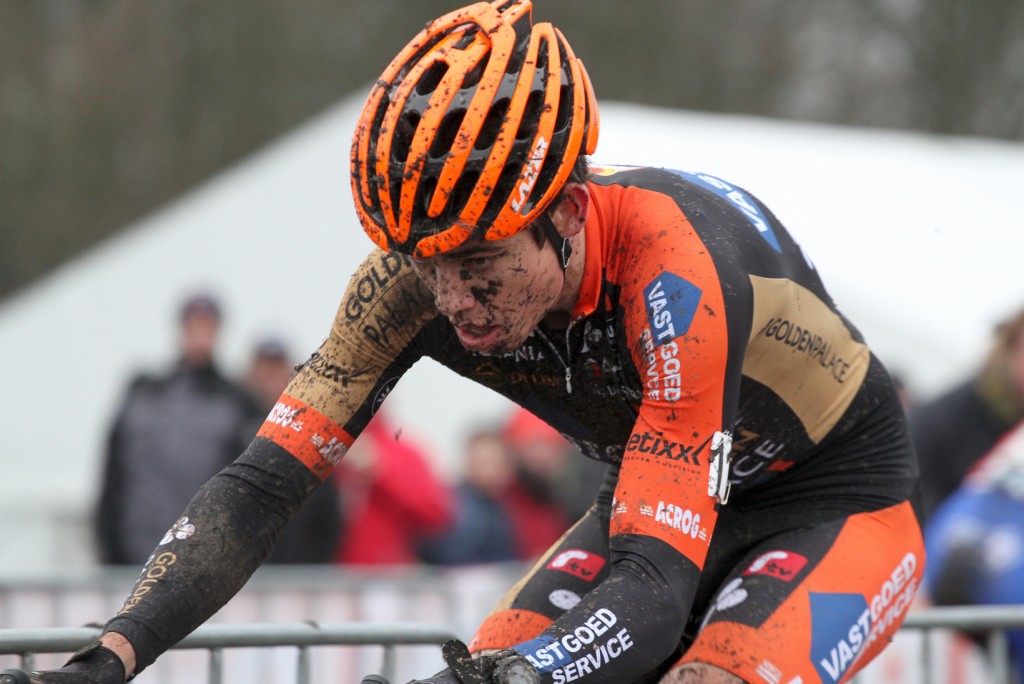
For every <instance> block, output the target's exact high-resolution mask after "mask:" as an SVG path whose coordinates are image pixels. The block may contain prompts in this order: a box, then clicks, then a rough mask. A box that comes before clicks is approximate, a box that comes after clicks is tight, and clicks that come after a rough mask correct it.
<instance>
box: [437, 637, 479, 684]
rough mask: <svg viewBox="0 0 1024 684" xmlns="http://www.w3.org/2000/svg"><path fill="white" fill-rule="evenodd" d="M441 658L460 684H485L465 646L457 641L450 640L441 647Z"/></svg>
mask: <svg viewBox="0 0 1024 684" xmlns="http://www.w3.org/2000/svg"><path fill="white" fill-rule="evenodd" d="M441 657H443V658H444V662H445V664H446V665H448V667H450V668H451V669H452V672H454V673H455V676H456V677H458V678H459V681H460V682H462V684H486V681H485V680H484V676H483V675H482V674H480V670H479V669H478V668H477V666H476V663H474V662H473V656H471V655H470V654H469V649H468V648H467V647H466V644H464V643H462V642H461V641H459V640H458V639H451V640H449V641H446V642H444V644H443V645H442V646H441Z"/></svg>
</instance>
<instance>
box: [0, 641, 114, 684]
mask: <svg viewBox="0 0 1024 684" xmlns="http://www.w3.org/2000/svg"><path fill="white" fill-rule="evenodd" d="M5 675H6V673H5ZM6 676H11V677H12V680H11V681H12V684H23V681H24V680H23V681H22V682H19V681H18V677H17V676H12V675H6ZM28 681H29V682H31V684H124V681H125V679H124V664H123V663H122V662H121V659H120V658H118V657H117V654H116V653H114V652H113V651H111V650H110V649H109V648H107V647H106V646H104V645H102V644H101V643H100V642H99V641H94V642H92V643H91V644H89V645H88V646H85V647H84V648H82V649H80V650H78V651H76V652H75V653H74V654H73V655H72V656H71V658H70V659H69V660H68V662H66V663H65V664H64V667H62V668H60V669H58V670H45V671H43V672H32V673H29V677H28Z"/></svg>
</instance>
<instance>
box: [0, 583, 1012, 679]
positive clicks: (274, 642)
mask: <svg viewBox="0 0 1024 684" xmlns="http://www.w3.org/2000/svg"><path fill="white" fill-rule="evenodd" d="M522 571H523V568H522V567H519V566H516V565H514V564H513V565H509V566H505V567H491V568H471V569H458V570H456V569H448V570H445V571H443V572H442V571H437V570H428V571H423V570H419V571H408V570H403V571H401V572H386V571H381V570H375V571H374V572H373V573H366V572H351V571H346V572H340V571H339V570H338V569H337V568H303V567H291V568H283V567H276V568H275V567H267V568H264V569H261V570H260V571H258V572H257V573H256V575H254V576H253V578H252V579H251V580H250V582H249V583H248V584H247V585H246V587H245V588H244V589H243V590H242V591H241V592H240V593H239V594H238V596H236V597H235V598H234V599H232V602H231V603H229V604H228V605H227V606H225V608H224V609H223V610H222V612H221V613H218V615H216V616H214V618H213V619H211V621H209V622H207V623H206V624H205V625H203V626H202V627H201V628H199V629H198V630H197V631H196V632H194V633H193V634H192V635H190V636H189V637H187V638H186V639H185V640H184V641H182V642H181V643H180V644H178V645H177V647H176V648H175V653H172V654H167V655H165V656H163V657H161V658H160V659H159V660H158V661H157V663H156V664H155V665H153V666H152V667H151V668H150V669H149V670H147V671H146V672H145V673H143V675H142V677H140V679H139V680H138V681H139V682H140V684H146V683H147V682H151V683H153V684H193V682H194V681H195V675H196V673H197V672H201V671H202V670H203V669H204V668H205V669H206V670H208V671H209V678H210V681H211V682H213V684H220V683H221V682H222V681H224V679H225V678H226V679H230V680H232V681H247V682H249V683H250V684H278V683H279V682H287V681H291V679H292V676H293V673H295V674H297V677H298V682H299V683H300V684H309V682H310V681H311V679H312V678H313V677H315V678H316V680H317V681H349V680H354V681H358V680H359V678H360V677H361V676H362V675H363V674H367V673H369V672H371V671H373V670H374V669H376V668H378V667H380V668H381V671H380V673H381V674H385V675H388V676H389V678H392V679H394V678H395V677H396V676H397V677H398V678H399V681H406V680H407V679H412V678H414V677H415V676H422V675H423V674H424V673H425V672H434V671H436V669H440V667H443V663H442V661H441V658H440V649H436V648H426V649H425V648H423V647H424V646H431V645H436V644H440V643H442V642H443V641H445V640H447V639H449V638H452V636H453V635H454V636H459V637H460V638H463V639H465V638H468V636H469V635H470V634H471V633H472V631H473V629H474V628H475V627H476V625H477V624H479V622H480V621H481V620H482V619H483V616H484V615H486V614H487V612H488V611H489V610H490V608H491V606H493V604H494V602H495V601H496V600H497V599H498V598H499V597H500V596H501V595H502V593H503V592H504V590H505V589H506V588H507V587H508V586H510V585H511V584H512V583H513V582H514V581H515V579H516V578H518V577H519V576H520V574H521V573H522ZM136 574H137V573H136V572H134V571H131V570H126V571H125V572H121V571H119V570H118V571H115V570H110V569H106V570H104V571H102V572H96V573H92V574H85V575H81V574H80V575H64V576H56V577H33V578H24V577H23V578H15V579H7V580H4V579H2V578H0V669H3V668H4V667H11V666H15V665H16V662H15V661H16V660H17V659H18V658H19V657H20V658H21V660H22V661H23V662H24V663H25V664H26V666H27V667H30V668H31V667H33V666H36V665H38V666H41V667H42V669H48V668H49V667H52V666H59V663H60V662H63V658H58V657H57V654H62V653H70V652H72V651H74V650H76V649H77V648H78V647H80V646H82V645H84V644H85V643H87V642H88V641H89V640H91V639H92V638H94V637H95V635H96V634H97V633H98V629H97V628H91V627H77V628H64V627H57V625H83V624H92V623H94V622H96V621H97V620H102V619H106V618H107V617H109V616H110V615H112V614H113V612H115V611H116V610H117V609H118V607H119V606H120V601H121V600H123V597H124V596H125V592H126V590H127V589H128V587H130V586H131V584H132V582H133V581H134V578H135V575H136ZM437 623H441V624H443V625H444V626H443V627H434V626H430V625H434V624H437ZM1009 629H1024V605H1022V606H985V607H980V606H963V607H950V608H945V607H944V608H935V607H923V606H921V607H914V608H912V609H911V611H910V613H909V614H908V616H907V618H906V620H905V622H904V623H903V627H902V629H901V630H900V631H899V633H898V634H897V637H896V639H895V641H894V643H893V644H892V645H890V646H889V647H888V648H887V649H886V650H885V651H884V652H883V653H882V655H881V656H880V657H879V658H878V659H877V660H876V661H875V662H873V663H872V664H871V665H870V666H869V667H868V668H866V669H865V670H864V672H863V673H861V674H860V675H858V677H857V679H856V680H855V681H856V682H857V683H858V684H956V683H958V682H961V683H962V682H974V681H985V682H986V683H991V684H1010V683H1011V682H1012V681H1013V680H1012V673H1011V671H1010V665H1009V663H1010V659H1009V645H1008V641H1007V638H1006V630H1009ZM961 632H967V633H971V634H972V636H973V637H974V639H973V640H972V641H968V640H966V639H964V638H963V637H960V636H956V635H957V634H959V633H961ZM975 643H982V644H983V645H984V646H983V648H981V649H977V648H976V647H975V646H974V644H975ZM278 646H281V647H285V648H282V649H277V648H273V647H278ZM330 646H346V648H342V649H333V648H314V647H330ZM235 647H238V648H235ZM247 648H248V649H250V650H248V651H247V650H246V649H247ZM202 649H206V650H209V653H208V654H206V653H203V652H202ZM225 649H228V650H227V651H226V652H225ZM252 649H256V650H255V651H253V650H252ZM295 649H298V652H297V653H296V651H295ZM380 649H383V654H381V653H380ZM35 654H39V658H38V659H36V658H35ZM296 656H297V660H294V658H295V657H296ZM311 664H312V666H311ZM435 665H438V666H439V667H437V668H436V669H430V668H431V667H434V666H435ZM239 671H241V672H243V673H244V674H243V675H238V672H239ZM410 675H411V676H410Z"/></svg>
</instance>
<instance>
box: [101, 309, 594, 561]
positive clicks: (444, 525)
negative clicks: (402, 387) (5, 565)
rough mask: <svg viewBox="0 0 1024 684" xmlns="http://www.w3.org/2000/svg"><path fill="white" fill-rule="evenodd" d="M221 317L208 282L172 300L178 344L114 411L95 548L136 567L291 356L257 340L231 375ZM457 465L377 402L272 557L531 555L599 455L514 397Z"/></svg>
mask: <svg viewBox="0 0 1024 684" xmlns="http://www.w3.org/2000/svg"><path fill="white" fill-rule="evenodd" d="M224 315H225V312H224V311H223V308H222V305H221V304H220V303H219V302H218V300H217V299H216V297H215V296H214V295H212V294H209V293H196V294H193V295H190V296H189V297H187V298H186V300H185V301H184V302H182V304H181V307H180V311H179V312H178V315H177V320H178V322H179V327H178V333H179V334H178V338H177V355H176V357H175V358H174V359H171V360H170V361H169V362H168V364H167V366H166V367H165V368H162V369H147V370H145V371H144V372H141V373H139V374H138V375H136V376H135V377H134V378H133V379H132V380H131V382H130V383H129V386H128V387H127V388H126V389H125V391H124V396H123V399H122V402H121V404H120V407H119V409H118V410H117V413H116V415H115V416H114V418H113V419H112V422H111V426H110V429H109V435H108V439H107V442H106V453H105V458H104V466H103V475H102V479H101V481H100V491H99V492H98V497H97V499H96V501H95V514H94V520H93V525H92V530H93V532H94V534H95V541H96V548H97V560H98V561H99V562H100V563H103V564H108V565H132V566H140V565H141V564H142V563H144V562H145V561H146V559H147V558H148V557H149V554H150V553H152V550H153V547H154V545H155V542H156V541H158V540H159V539H160V538H161V537H162V536H163V535H164V533H165V532H166V531H167V529H168V528H169V526H170V524H171V523H173V521H174V520H176V519H177V517H178V515H179V514H180V513H181V511H182V510H184V508H185V505H186V504H187V503H188V501H189V500H190V499H191V498H192V496H193V495H194V494H195V493H196V491H197V490H198V489H199V487H200V486H202V485H203V484H204V483H205V482H206V481H207V480H208V479H210V478H211V477H212V476H213V475H214V474H216V473H217V472H218V471H219V470H221V469H222V468H223V467H225V466H226V465H227V464H229V463H231V462H232V461H234V460H235V458H237V456H238V455H239V454H240V453H241V452H242V450H243V449H244V448H245V447H246V445H248V443H249V442H250V441H251V440H252V438H253V437H254V436H255V434H256V431H257V429H258V428H259V426H260V424H261V423H262V421H263V418H264V417H266V415H267V413H269V411H270V410H271V409H272V408H273V406H274V403H275V402H276V400H277V399H278V397H279V395H280V394H281V392H282V391H283V390H284V389H285V387H286V385H287V384H288V381H289V380H290V378H291V376H292V373H293V372H294V369H295V365H296V358H295V357H294V356H293V354H292V352H291V350H289V349H288V348H287V347H286V346H285V344H284V343H282V342H281V341H280V340H279V339H278V338H276V337H273V336H267V337H265V338H261V339H258V340H256V341H255V342H254V345H253V348H252V353H251V357H250V359H249V363H248V365H247V367H246V368H245V369H244V372H242V373H241V374H240V375H239V376H238V377H232V375H231V374H230V373H228V372H226V371H225V370H223V368H222V366H221V365H220V364H219V363H218V361H217V343H218V336H219V331H220V326H221V321H222V316H224ZM454 456H455V461H456V462H457V463H458V464H459V466H458V471H457V477H456V478H453V477H451V476H450V475H447V474H446V473H443V472H442V471H441V470H440V469H439V467H438V463H439V462H440V459H439V458H438V456H437V455H436V454H432V453H431V452H430V449H429V448H428V447H426V446H424V445H423V444H421V443H417V441H416V437H415V436H414V435H409V434H403V430H402V428H401V426H400V423H399V422H396V421H394V420H392V419H391V418H390V417H389V415H388V412H387V411H386V410H382V411H380V412H378V414H377V415H376V416H375V417H374V419H373V421H371V423H370V425H369V426H368V428H367V429H366V431H365V432H364V433H363V434H362V435H361V436H360V439H359V440H357V442H356V444H355V445H354V446H353V448H352V449H351V450H350V451H349V452H348V453H347V454H346V457H345V458H344V459H343V461H342V463H341V464H340V466H339V467H338V468H337V470H336V471H335V473H334V474H333V475H332V476H331V478H330V479H329V480H328V481H327V482H325V483H324V485H322V486H321V487H320V488H319V489H318V490H317V492H316V493H315V494H314V496H313V497H312V498H311V499H310V500H309V501H308V502H307V503H306V505H305V506H304V507H303V508H302V510H301V511H300V513H299V515H298V516H297V517H296V518H295V519H293V520H292V521H291V522H290V523H289V525H288V527H287V529H286V531H285V534H284V536H283V538H282V539H281V540H279V542H278V544H277V546H276V547H275V549H274V551H273V553H272V555H271V557H270V559H269V562H271V563H293V564H320V563H338V564H343V565H356V566H366V565H382V566H396V565H406V564H418V563H429V564H432V565H472V564H482V563H495V562H504V561H528V560H532V559H535V558H536V557H538V556H539V555H540V554H541V553H542V552H543V551H544V550H546V549H547V548H548V547H549V546H550V545H551V544H553V543H554V542H555V540H557V539H558V538H559V537H560V536H561V535H562V534H563V533H564V532H565V531H566V530H567V529H568V527H569V525H570V524H572V523H573V522H575V521H576V520H577V519H579V518H580V517H581V516H582V515H583V513H584V512H585V511H586V509H587V508H588V507H589V506H590V503H591V500H592V499H593V496H594V495H595V494H596V491H597V487H598V486H599V484H600V481H601V475H602V473H603V470H604V467H603V465H602V464H599V463H597V462H593V461H589V460H587V459H584V458H583V457H582V456H581V455H578V454H577V453H575V450H574V449H573V448H572V447H571V446H570V444H569V443H568V442H567V441H566V440H565V439H564V438H563V437H562V436H561V435H560V434H558V432H556V431H555V430H554V429H553V428H551V427H549V426H548V425H547V424H545V423H544V422H542V421H541V420H539V419H538V418H536V417H535V416H534V415H533V414H531V413H529V412H528V411H526V410H523V409H515V410H512V411H511V412H508V413H505V414H501V415H495V416H494V419H493V421H491V423H489V424H487V425H480V426H477V427H475V428H473V429H471V430H469V432H468V437H467V438H466V441H465V444H464V448H463V450H462V453H460V454H457V455H454Z"/></svg>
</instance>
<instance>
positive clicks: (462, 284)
mask: <svg viewBox="0 0 1024 684" xmlns="http://www.w3.org/2000/svg"><path fill="white" fill-rule="evenodd" d="M436 278H437V280H436V281H435V284H436V287H435V289H434V299H435V301H436V302H437V308H438V310H439V311H440V312H441V313H442V314H444V315H445V316H446V317H448V318H452V317H453V316H455V315H456V314H459V313H462V312H464V311H468V310H470V309H472V308H473V307H474V306H475V305H476V304H477V301H476V297H475V296H474V295H473V289H472V287H471V285H472V281H471V280H466V279H464V278H462V277H460V276H459V274H458V272H454V273H446V272H445V269H438V271H437V273H436Z"/></svg>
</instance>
